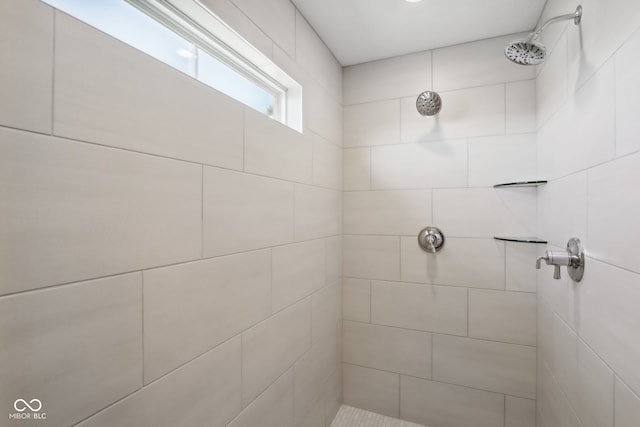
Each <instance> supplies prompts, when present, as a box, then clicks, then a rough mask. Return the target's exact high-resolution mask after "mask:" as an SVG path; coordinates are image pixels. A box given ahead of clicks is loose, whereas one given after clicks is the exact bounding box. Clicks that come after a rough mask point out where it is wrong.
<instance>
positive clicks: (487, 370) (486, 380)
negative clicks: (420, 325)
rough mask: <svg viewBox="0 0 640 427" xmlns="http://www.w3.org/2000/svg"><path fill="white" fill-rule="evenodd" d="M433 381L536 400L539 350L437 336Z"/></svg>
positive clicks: (434, 338)
mask: <svg viewBox="0 0 640 427" xmlns="http://www.w3.org/2000/svg"><path fill="white" fill-rule="evenodd" d="M432 363H433V379H434V380H440V381H445V382H448V383H453V384H459V385H466V386H469V387H474V388H479V389H482V390H489V391H495V392H498V393H504V394H509V395H512V396H517V397H524V398H528V399H533V398H535V396H536V349H535V347H525V346H521V345H515V344H503V343H498V342H492V341H484V340H477V339H470V338H460V337H453V336H448V335H434V336H433V360H432Z"/></svg>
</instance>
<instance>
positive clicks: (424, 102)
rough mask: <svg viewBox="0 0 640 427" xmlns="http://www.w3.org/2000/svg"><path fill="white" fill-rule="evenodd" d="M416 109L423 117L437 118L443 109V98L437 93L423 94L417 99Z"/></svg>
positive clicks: (427, 92)
mask: <svg viewBox="0 0 640 427" xmlns="http://www.w3.org/2000/svg"><path fill="white" fill-rule="evenodd" d="M416 108H417V109H418V113H420V114H422V115H423V116H435V115H436V114H438V113H439V112H440V110H441V109H442V98H440V95H438V93H437V92H432V91H430V90H428V91H426V92H422V93H421V94H420V95H418V99H416Z"/></svg>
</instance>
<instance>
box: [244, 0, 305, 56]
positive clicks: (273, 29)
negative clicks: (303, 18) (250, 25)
mask: <svg viewBox="0 0 640 427" xmlns="http://www.w3.org/2000/svg"><path fill="white" fill-rule="evenodd" d="M231 1H233V3H234V4H235V5H236V6H238V8H240V10H242V12H244V14H245V15H246V16H247V17H248V18H249V19H251V20H252V21H253V22H255V23H256V25H257V26H258V27H260V28H261V29H262V30H263V31H264V32H265V33H267V34H268V35H269V37H270V38H271V39H272V40H273V42H274V43H275V44H277V45H278V46H279V47H280V48H281V49H283V50H284V51H285V52H287V54H288V55H289V56H291V57H292V58H293V57H295V54H296V49H295V45H296V16H295V15H296V9H295V7H294V5H293V4H292V3H291V2H289V1H287V0H272V1H269V2H256V1H252V0H231Z"/></svg>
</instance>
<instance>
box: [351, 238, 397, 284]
mask: <svg viewBox="0 0 640 427" xmlns="http://www.w3.org/2000/svg"><path fill="white" fill-rule="evenodd" d="M343 242H344V275H345V276H346V277H357V278H363V279H381V280H399V279H400V238H399V237H392V236H344V237H343Z"/></svg>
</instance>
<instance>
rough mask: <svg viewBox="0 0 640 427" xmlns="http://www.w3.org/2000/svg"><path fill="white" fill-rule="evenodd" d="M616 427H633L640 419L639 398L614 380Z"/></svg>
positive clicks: (618, 380) (617, 380) (617, 379)
mask: <svg viewBox="0 0 640 427" xmlns="http://www.w3.org/2000/svg"><path fill="white" fill-rule="evenodd" d="M615 396H616V402H615V411H616V412H615V420H616V427H634V426H635V425H636V424H637V422H638V420H639V419H640V398H639V397H638V396H637V395H635V394H634V393H633V392H632V391H631V390H629V388H628V387H627V386H626V385H625V384H624V383H623V382H622V381H620V379H619V378H616V389H615Z"/></svg>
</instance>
